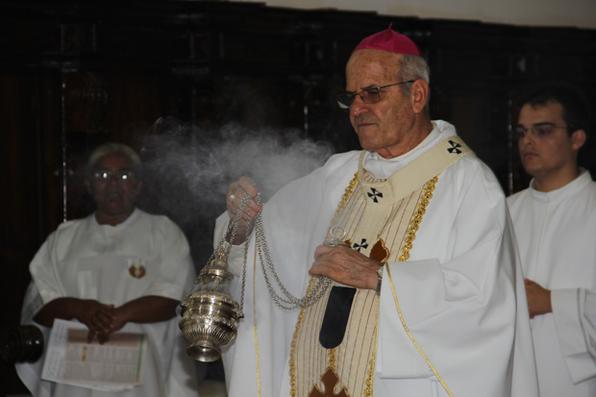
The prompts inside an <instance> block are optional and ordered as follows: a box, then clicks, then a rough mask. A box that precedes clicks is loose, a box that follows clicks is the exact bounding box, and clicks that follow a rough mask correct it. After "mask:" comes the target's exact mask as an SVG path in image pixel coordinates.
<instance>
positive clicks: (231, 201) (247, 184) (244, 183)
mask: <svg viewBox="0 0 596 397" xmlns="http://www.w3.org/2000/svg"><path fill="white" fill-rule="evenodd" d="M258 195H259V192H258V190H257V188H256V186H255V184H254V182H253V181H252V180H251V179H250V178H249V177H246V176H243V177H240V178H239V179H238V180H237V181H235V182H233V183H231V184H230V186H229V188H228V193H227V195H226V205H227V209H228V214H229V215H230V221H231V222H233V221H236V220H237V222H238V224H237V225H236V226H235V228H236V230H235V232H234V233H233V236H231V235H228V236H226V240H227V241H229V242H230V243H232V244H234V245H239V244H242V243H244V242H245V241H246V239H247V238H248V236H249V235H250V233H251V232H252V229H253V227H254V225H255V219H256V218H257V215H258V214H259V213H260V212H261V209H262V208H263V206H262V205H261V204H259V203H258V202H257V197H258ZM230 240H232V241H230Z"/></svg>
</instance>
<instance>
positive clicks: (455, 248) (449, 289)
mask: <svg viewBox="0 0 596 397" xmlns="http://www.w3.org/2000/svg"><path fill="white" fill-rule="evenodd" d="M457 178H458V179H457V180H456V178H454V177H453V175H451V176H450V177H449V178H446V179H444V180H443V190H442V191H441V192H435V193H436V194H435V197H434V198H433V200H437V201H436V202H435V203H434V205H435V210H434V212H433V213H432V214H431V216H429V217H425V218H423V221H422V224H421V231H422V228H423V227H426V228H427V229H426V232H425V237H423V238H421V239H418V238H417V239H416V240H414V247H415V248H416V249H417V253H418V254H417V257H416V258H415V259H418V260H412V261H408V262H394V263H389V264H388V266H389V269H385V272H384V277H383V285H382V290H381V303H380V320H379V321H380V324H379V347H378V351H379V353H380V363H378V364H377V369H378V372H379V376H380V377H381V378H399V379H407V378H432V377H433V376H434V374H433V372H432V371H431V369H430V368H429V367H430V366H429V365H428V363H427V362H425V360H423V358H422V355H421V354H420V351H417V349H416V348H415V346H414V344H413V343H412V341H411V340H410V339H409V338H408V335H407V334H408V333H407V332H406V331H405V329H406V327H404V325H403V324H402V321H401V319H400V316H399V315H398V309H397V304H396V303H395V297H397V298H398V300H399V305H400V306H401V311H402V313H403V315H404V319H405V323H406V325H407V327H408V328H409V330H410V331H411V333H410V334H411V335H412V336H413V337H414V339H415V340H416V343H417V344H418V345H419V347H420V350H423V351H424V352H425V354H426V355H427V357H428V359H429V360H430V363H432V366H433V367H434V368H435V369H436V370H437V371H438V374H439V375H441V377H442V378H443V379H445V380H446V382H447V384H449V385H452V386H453V389H454V392H455V394H456V395H468V394H467V393H466V391H467V392H469V393H472V394H470V395H474V394H475V393H473V387H474V386H473V385H475V384H476V382H474V381H471V380H472V379H476V380H480V379H482V382H483V383H484V386H485V387H486V388H487V390H492V392H493V393H494V395H500V394H498V393H499V392H501V395H505V394H507V395H509V394H510V392H509V391H507V388H508V387H510V386H508V385H507V384H506V383H507V382H505V379H506V378H507V377H508V376H510V375H507V371H508V368H510V365H511V364H510V363H511V361H510V360H511V357H512V350H513V348H514V347H513V343H514V342H513V341H514V338H515V328H516V324H517V323H516V321H517V320H516V296H515V289H514V280H515V275H514V274H515V271H514V270H513V269H514V266H515V263H516V259H515V258H516V255H515V247H514V244H513V239H512V235H511V229H510V225H509V224H508V222H507V210H506V204H505V198H504V196H503V194H502V192H501V190H500V187H499V185H498V183H497V182H496V180H495V179H494V177H491V176H489V175H488V174H487V172H485V171H478V170H476V172H475V174H474V175H470V174H468V175H466V174H465V173H464V175H463V177H457ZM462 180H463V182H461V181H462ZM439 181H440V182H441V179H439ZM458 181H459V184H457V182H458ZM458 192H459V193H458ZM431 204H432V202H431ZM437 208H438V209H437ZM427 215H429V214H427ZM429 228H430V230H432V229H437V230H439V231H440V232H428V230H429ZM421 231H419V234H420V232H421ZM429 233H430V234H429ZM437 233H440V234H439V235H437ZM417 244H418V246H416V245H417ZM441 252H448V253H449V254H447V255H444V257H443V258H441V256H440V253H441ZM425 256H426V258H425ZM387 270H390V271H391V274H392V281H393V283H391V280H390V279H389V278H388V277H387V276H388V274H387V273H388V272H387ZM391 284H393V286H394V288H395V294H394V291H392V288H391ZM526 322H528V320H527V319H526ZM528 334H529V333H528ZM509 370H510V369H509ZM458 392H459V393H458ZM476 394H477V393H476Z"/></svg>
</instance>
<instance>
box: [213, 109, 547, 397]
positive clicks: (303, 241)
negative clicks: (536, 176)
mask: <svg viewBox="0 0 596 397" xmlns="http://www.w3.org/2000/svg"><path fill="white" fill-rule="evenodd" d="M433 127H434V128H433V131H432V132H431V133H430V134H429V136H428V137H427V138H426V139H425V140H424V141H423V142H422V143H421V144H420V145H418V146H417V147H416V148H414V149H413V150H411V151H410V152H408V153H406V154H404V155H402V156H399V157H396V158H393V159H383V158H380V156H376V155H375V154H374V153H366V158H365V160H364V168H366V170H368V171H370V172H371V173H372V174H374V175H375V177H377V178H386V179H387V181H371V180H368V179H364V178H362V179H361V178H359V179H358V180H357V181H356V182H358V184H359V185H361V186H362V188H361V187H356V186H354V187H353V188H354V189H353V191H352V192H353V194H352V195H347V196H346V197H343V198H342V196H343V195H344V193H345V191H346V187H347V186H349V185H350V181H351V180H352V179H353V177H354V174H355V173H358V170H359V169H361V168H362V167H359V158H360V156H361V154H362V152H361V151H353V152H348V153H341V154H337V155H334V156H332V157H331V158H330V159H329V160H328V161H327V163H326V164H325V165H324V166H322V167H320V168H318V169H317V170H315V171H313V172H312V173H311V174H309V175H307V176H305V177H302V178H299V179H297V180H295V181H292V182H291V183H289V184H288V185H286V186H284V187H283V188H282V189H280V190H279V191H278V192H277V193H276V194H275V195H274V196H273V197H272V198H271V199H270V200H269V201H268V202H267V203H266V204H265V206H264V207H263V213H262V217H263V227H264V232H265V235H266V238H267V242H268V246H269V249H270V253H271V258H272V261H273V263H274V264H275V266H276V267H275V268H276V272H277V273H278V275H279V278H280V280H281V281H282V282H283V284H284V286H285V287H286V288H287V290H288V291H289V292H290V293H291V294H293V295H294V296H296V297H302V296H304V294H305V292H306V290H307V288H308V285H309V281H310V277H309V275H308V270H309V268H310V267H311V265H312V263H313V259H314V258H313V253H314V252H315V250H316V248H317V246H319V245H320V244H322V243H323V241H325V239H326V236H327V234H328V232H329V229H330V227H333V226H334V224H335V223H336V222H337V223H340V224H343V223H344V222H343V221H342V219H344V218H338V216H339V212H337V210H338V208H345V210H346V213H348V214H350V215H353V217H352V218H350V217H347V218H346V219H347V220H348V221H349V220H350V219H351V220H352V221H353V224H348V222H347V221H346V222H345V224H344V225H343V226H342V227H344V230H345V231H346V232H347V233H348V235H347V236H346V239H349V240H350V244H351V246H352V248H353V249H356V250H357V249H360V252H363V253H365V254H368V255H370V254H371V250H372V247H374V245H375V243H376V241H378V236H377V234H378V233H379V231H380V230H381V229H384V230H383V232H382V233H384V236H385V238H386V240H387V241H384V243H385V245H386V248H387V249H388V251H391V252H390V258H388V259H387V260H386V264H385V266H383V283H382V288H381V293H380V295H379V296H378V297H377V296H375V294H374V292H372V291H371V292H370V293H368V292H366V291H357V292H358V294H359V296H360V295H361V296H362V298H366V299H361V298H360V297H359V298H356V296H355V295H356V294H354V297H353V299H354V300H353V301H352V306H351V311H352V312H353V313H352V314H355V313H356V312H360V313H363V314H365V315H366V316H367V317H366V321H361V323H364V322H366V324H362V325H363V326H364V327H365V328H366V329H363V331H365V332H368V335H372V336H373V340H372V341H370V339H371V338H370V337H367V339H368V341H364V340H361V341H360V340H359V346H358V349H360V351H362V352H363V357H362V358H358V359H357V363H356V361H355V362H354V366H356V365H357V366H358V368H357V369H356V368H355V367H354V372H352V369H347V368H346V367H345V364H344V363H343V362H341V363H340V361H341V357H342V354H343V357H344V358H345V357H348V356H346V354H350V352H348V351H347V350H344V351H343V353H342V349H343V348H344V347H346V346H343V347H342V344H344V345H345V343H346V342H345V341H344V339H346V338H348V339H349V338H351V335H352V332H353V331H352V329H351V328H350V327H349V326H348V325H347V324H346V332H345V334H344V335H343V339H342V343H340V344H339V345H338V346H337V347H336V348H334V349H330V350H334V355H333V354H328V353H329V352H326V351H324V352H322V353H323V354H320V355H319V356H318V358H317V359H316V360H317V361H316V363H315V362H314V361H313V364H312V365H311V366H310V367H308V366H307V364H306V361H304V360H303V359H300V358H298V357H299V356H300V355H303V357H307V355H309V354H311V353H309V352H307V351H306V350H304V349H303V350H302V351H301V350H299V349H300V347H299V346H297V343H293V342H295V341H297V340H298V338H304V341H305V342H304V346H316V344H317V343H318V342H319V337H320V336H321V329H322V324H321V321H323V322H324V320H325V313H324V310H323V309H321V310H319V314H318V319H317V316H315V315H314V314H315V311H314V309H311V310H312V314H313V316H312V317H313V320H307V319H306V317H307V314H308V313H307V312H308V311H307V310H305V311H304V312H302V311H300V310H284V309H281V308H279V307H278V306H277V305H276V304H275V303H274V302H273V300H272V298H271V295H270V292H269V290H268V289H269V288H268V286H267V283H266V281H265V279H264V277H263V274H262V269H261V266H262V264H261V262H260V260H259V259H258V257H255V255H254V252H255V244H254V238H251V239H250V240H249V242H248V252H249V254H248V255H247V260H246V261H247V266H246V288H244V289H243V287H242V281H241V280H242V274H243V270H242V269H243V266H242V264H243V263H244V259H243V252H244V247H242V246H238V247H234V248H233V250H232V252H230V258H229V259H230V261H229V265H230V271H232V272H233V273H234V274H235V275H236V276H237V277H234V279H233V280H232V285H231V293H232V295H233V296H234V298H235V299H237V300H238V301H240V299H241V298H242V297H243V298H244V319H243V320H242V321H241V322H240V324H239V328H238V335H237V337H236V340H235V342H234V343H233V344H231V345H230V346H229V347H228V348H227V349H226V350H225V351H224V366H225V371H226V383H227V388H228V395H229V396H230V397H236V396H257V397H288V396H291V395H292V393H293V392H294V393H296V394H295V395H297V396H299V397H304V396H306V395H307V394H306V393H310V392H311V391H312V388H313V387H314V386H315V384H314V383H316V386H317V388H318V390H319V391H320V392H322V393H327V394H328V393H329V390H328V389H324V388H323V387H324V386H325V385H326V384H330V385H334V384H336V383H340V385H341V388H340V387H337V388H335V387H334V393H335V395H338V396H339V395H340V394H339V393H340V392H342V391H343V390H345V393H346V395H348V390H352V391H353V390H357V388H358V387H360V388H361V389H360V390H364V392H365V393H366V390H367V387H368V384H367V382H368V379H369V375H370V373H371V371H370V369H371V368H374V370H373V371H372V372H373V374H372V376H373V379H372V381H373V382H372V393H373V395H374V396H375V397H393V396H416V397H442V396H449V395H450V394H449V393H447V391H446V390H445V388H444V387H443V386H442V385H441V384H440V381H439V379H438V377H437V374H438V375H439V376H440V377H441V378H442V379H443V380H444V382H445V384H446V385H447V386H448V387H449V389H450V390H451V392H452V394H451V395H454V396H457V397H478V396H483V397H512V396H513V397H536V396H537V393H536V388H537V385H536V375H535V371H534V370H535V367H534V363H533V351H532V344H531V340H530V335H529V334H530V332H529V319H528V314H527V306H526V304H525V295H524V290H523V277H521V274H519V273H520V272H519V269H518V267H517V266H516V254H515V251H514V246H513V245H512V241H513V240H512V234H511V229H510V225H509V219H508V215H507V211H506V204H505V197H504V195H503V192H502V190H501V187H500V185H499V183H498V181H497V180H496V178H495V177H494V175H493V174H492V172H491V171H490V169H489V168H488V167H487V166H486V165H485V164H483V163H482V162H481V161H480V160H479V159H478V158H476V157H475V156H473V155H463V153H462V152H463V150H464V149H465V148H464V146H463V144H462V143H460V142H461V141H460V140H458V139H457V135H456V133H455V128H454V127H453V126H452V125H450V124H449V123H446V122H444V121H440V120H435V121H433ZM436 148H438V149H436ZM435 149H436V150H437V151H438V152H436V153H435V154H434V155H432V156H433V157H434V156H439V157H440V156H447V157H452V158H456V157H460V159H459V160H458V161H456V162H454V163H451V165H450V166H448V167H444V168H443V169H442V170H441V169H437V170H434V171H432V172H427V171H428V170H427V168H428V167H429V166H430V165H431V164H432V163H433V161H432V159H431V161H426V160H424V161H423V162H422V163H423V164H420V165H419V167H420V171H419V172H416V173H408V172H405V173H404V172H401V171H402V170H405V168H406V167H408V166H409V164H410V163H413V162H415V161H416V160H417V159H418V158H421V157H422V156H425V154H426V153H429V152H430V151H434V150H435ZM417 167H418V166H417ZM408 175H410V176H408ZM406 176H408V177H406ZM435 176H437V177H438V178H437V182H436V184H435V186H434V190H433V191H432V197H429V198H428V199H429V202H428V206H427V207H426V209H425V211H423V213H422V212H420V213H419V212H418V211H417V210H416V209H414V211H413V214H411V215H410V216H409V218H408V216H406V215H405V213H406V212H409V211H410V210H411V209H404V208H403V206H407V204H405V203H406V202H408V200H410V201H411V202H412V204H413V203H414V202H416V207H417V205H418V199H419V198H420V199H422V198H423V197H424V194H423V190H424V187H425V184H427V183H428V182H429V181H430V180H431V179H432V178H434V177H435ZM363 177H364V176H363ZM394 178H395V179H394ZM356 182H355V183H356ZM385 182H389V183H390V184H391V186H392V191H391V193H390V195H389V196H386V195H385V193H386V191H385V190H383V189H385V188H384V187H381V186H382V185H384V183H385ZM377 183H378V184H377ZM372 188H374V189H375V190H372ZM362 189H364V190H362ZM393 189H395V190H393ZM415 192H417V193H415ZM379 193H381V194H382V195H383V197H381V196H380V194H379ZM369 194H370V195H369ZM357 195H358V196H359V197H360V199H359V200H360V201H361V202H364V200H370V201H369V202H368V204H367V205H368V206H369V207H370V206H372V204H373V203H374V198H376V199H377V201H378V202H379V204H380V203H381V201H382V200H383V199H384V198H387V197H390V196H391V197H392V198H391V200H393V201H394V202H393V203H392V204H391V207H390V208H391V209H389V210H387V209H385V210H384V211H382V212H383V214H382V215H378V216H377V215H372V212H370V211H371V210H370V209H365V208H358V207H357V205H356V204H357V203H356V202H354V204H353V205H354V207H353V208H351V207H352V204H351V203H349V202H348V199H349V197H352V196H354V197H355V196H357ZM410 195H412V197H411V198H409V197H410ZM402 201H403V202H402ZM367 211H368V212H370V214H371V215H369V214H368V212H367ZM399 211H403V213H404V216H403V218H404V219H403V224H406V223H408V227H409V228H408V231H406V233H405V236H406V239H405V240H404V236H403V235H402V234H401V232H399V231H398V229H399V228H400V227H403V224H401V223H400V222H401V221H400V220H399V219H401V218H400V217H401V215H399V214H398V212H399ZM365 212H367V214H366V216H374V218H375V219H374V222H372V223H371V224H370V225H369V224H368V222H366V220H365V219H364V218H363V219H362V220H359V219H358V218H357V217H356V214H362V215H363V216H364V214H365ZM336 214H337V215H336ZM228 219H229V218H228V217H227V214H224V215H223V216H221V217H220V218H219V219H218V222H217V225H216V226H217V227H216V233H215V244H217V243H218V242H219V241H221V238H223V235H224V233H225V230H226V227H227V223H228ZM385 223H387V225H385ZM410 232H411V233H410ZM388 236H395V241H394V240H393V239H392V238H389V237H388ZM408 236H411V238H408ZM363 239H365V240H366V241H363ZM370 239H372V241H370ZM405 247H408V249H407V250H404V249H402V248H405ZM400 251H402V252H400ZM406 251H408V255H403V258H402V257H401V256H402V253H404V254H405V253H406ZM389 270H390V271H389ZM334 287H341V286H337V285H335V286H334ZM393 290H395V296H394V293H393ZM243 293H244V295H242V294H243ZM330 296H331V293H330ZM395 297H398V298H399V299H398V301H399V307H400V310H398V309H397V306H398V305H396V302H397V301H396V299H395ZM322 299H323V302H324V301H325V300H326V299H327V298H322ZM360 303H362V304H366V305H370V307H371V308H372V310H371V312H370V313H365V312H364V309H362V307H363V306H359V305H360ZM374 310H378V312H373V311H374ZM400 311H401V314H403V318H404V319H405V321H403V322H402V320H401V319H400V314H399V312H400ZM301 313H303V316H302V317H303V319H302V321H303V323H302V324H301V325H300V326H299V327H297V325H298V322H299V315H300V314H301ZM377 313H378V314H377ZM369 314H370V316H372V317H371V318H372V320H374V317H376V320H375V321H372V320H371V321H368V318H369V317H368V316H369ZM350 316H352V315H351V314H350ZM352 317H353V318H354V320H355V315H354V316H352ZM305 321H309V322H312V323H311V324H309V325H305ZM348 321H352V318H351V317H349V318H348ZM352 322H353V323H354V324H355V323H356V321H352ZM404 325H407V326H408V329H407V331H406V328H405V326H404ZM371 327H372V328H371ZM375 327H376V333H375V332H374V329H375ZM297 328H299V329H298V330H297ZM307 333H309V334H312V335H310V336H309V335H307ZM375 335H376V341H375V340H374V337H375ZM413 341H415V342H416V343H417V345H418V347H419V348H420V349H421V351H423V352H424V353H426V356H427V358H428V359H429V361H428V362H429V363H430V364H432V367H433V368H434V369H435V370H436V373H435V372H433V370H432V369H431V368H430V366H429V365H428V363H427V361H426V360H425V359H424V358H423V356H422V354H420V352H419V351H418V350H417V349H416V348H415V347H414V344H413ZM326 346H327V344H326ZM293 347H296V348H297V349H295V350H293ZM317 349H320V348H319V347H317ZM338 353H339V354H338ZM317 354H318V353H317ZM314 355H315V353H314V352H313V353H312V356H314ZM373 359H374V363H373ZM297 360H303V361H302V364H301V363H300V362H299V361H297ZM334 360H335V361H334ZM334 362H335V363H337V367H334V368H336V369H337V371H339V372H340V373H337V372H336V373H333V372H327V371H326V369H327V367H328V365H329V363H331V364H333V363H334ZM340 366H343V368H344V370H346V371H350V373H355V372H358V374H360V375H359V379H350V380H346V379H343V380H340V379H339V377H338V376H337V375H339V376H343V375H342V373H344V374H345V373H346V372H342V370H341V369H338V368H340ZM311 369H312V375H301V374H306V373H307V371H309V370H311ZM304 376H308V377H309V378H304ZM322 377H324V379H322ZM336 378H337V380H336ZM305 379H307V380H308V379H310V381H309V382H312V383H311V384H310V385H308V384H307V380H305ZM315 380H316V382H315ZM334 382H335V383H334ZM299 384H300V385H301V386H300V388H301V391H302V392H303V393H304V394H299V393H297V391H296V388H297V387H298V385H299ZM309 387H311V389H309ZM323 395H324V394H323ZM361 396H362V394H361V395H358V394H355V395H352V396H351V397H361Z"/></svg>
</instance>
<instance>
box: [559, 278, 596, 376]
mask: <svg viewBox="0 0 596 397" xmlns="http://www.w3.org/2000/svg"><path fill="white" fill-rule="evenodd" d="M551 303H552V309H553V319H554V321H555V327H556V330H557V338H558V339H559V345H560V346H561V351H562V353H563V359H564V360H565V363H566V365H567V368H568V369H569V373H570V375H571V377H572V379H573V382H574V383H579V382H582V381H584V380H586V379H588V378H591V377H593V376H595V375H596V291H588V290H585V289H558V290H552V291H551Z"/></svg>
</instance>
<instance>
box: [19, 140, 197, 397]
mask: <svg viewBox="0 0 596 397" xmlns="http://www.w3.org/2000/svg"><path fill="white" fill-rule="evenodd" d="M140 174H141V160H140V158H139V156H138V154H137V153H136V152H135V151H134V150H133V149H131V148H130V147H128V146H126V145H123V144H120V143H106V144H104V145H101V146H99V147H98V148H96V149H95V150H94V151H93V153H92V154H91V156H90V157H89V160H88V163H87V180H86V184H87V188H88V190H89V193H90V194H91V196H92V198H93V200H94V202H95V204H96V209H95V211H94V212H93V213H92V214H91V215H89V216H88V217H86V218H82V219H75V220H69V221H67V222H64V223H63V224H61V225H60V226H59V227H58V229H57V230H56V231H54V232H53V233H52V234H51V235H50V236H49V237H48V238H47V240H46V241H45V242H44V244H43V245H42V246H41V248H40V249H39V251H38V252H37V254H36V255H35V257H34V258H33V260H32V262H31V264H30V266H29V267H30V271H31V278H32V282H31V284H30V286H29V289H28V290H27V294H26V297H25V302H24V304H23V314H22V322H23V323H30V322H34V323H35V324H38V325H41V326H43V330H44V332H45V334H46V338H45V340H46V341H47V340H48V338H47V336H48V334H49V328H51V327H52V324H53V322H54V320H55V319H64V320H73V321H77V322H79V323H81V324H83V325H84V326H85V327H86V329H87V340H88V342H89V343H96V342H99V343H100V344H104V343H106V342H108V341H110V340H111V339H112V338H114V335H115V334H116V333H118V332H132V333H140V334H142V335H143V338H144V340H145V341H146V342H145V343H144V346H143V350H142V353H141V355H140V357H139V358H138V359H139V360H140V361H141V362H142V367H141V368H142V373H141V374H140V385H138V386H136V387H134V388H130V389H125V390H120V389H118V388H115V389H114V391H112V392H106V391H98V390H93V388H92V387H90V386H88V384H87V387H83V386H75V385H73V384H72V383H71V384H65V383H61V382H51V381H47V380H44V379H41V378H40V375H41V369H42V365H43V362H44V360H43V357H42V359H40V360H39V361H38V362H36V363H32V364H18V365H17V372H18V374H19V376H20V377H21V379H22V380H23V383H24V384H25V385H26V386H27V387H28V389H29V390H30V392H31V393H32V395H33V396H35V397H51V396H56V397H58V396H60V397H61V396H68V397H88V396H98V395H101V396H121V397H125V396H126V397H136V396H139V397H140V396H143V397H148V396H153V397H166V396H181V397H190V396H193V397H194V396H196V395H197V389H196V380H195V379H194V372H195V371H194V370H193V368H194V366H193V364H192V362H191V361H190V359H189V358H188V357H187V356H186V354H185V353H184V345H183V343H182V341H181V339H180V337H179V336H178V331H177V328H178V321H177V319H176V317H175V315H176V313H175V310H176V307H177V305H178V302H179V300H180V299H181V298H182V294H183V293H184V292H185V290H186V289H187V288H189V287H190V283H191V282H192V280H193V275H194V269H193V265H192V261H191V258H190V250H189V246H188V243H187V241H186V237H185V236H184V234H183V233H182V231H181V230H180V229H179V228H178V226H176V225H175V224H174V223H173V222H172V221H171V220H169V219H168V218H167V217H165V216H157V215H151V214H148V213H146V212H144V211H142V210H140V209H138V208H136V207H135V202H136V199H137V196H138V194H139V192H140V190H141V187H142V181H141V179H140ZM92 362H93V360H91V362H90V363H89V366H88V367H85V366H84V365H82V366H81V367H82V368H81V373H85V371H90V372H93V371H94V367H93V365H92ZM100 362H101V361H100ZM126 369H129V367H125V366H123V367H121V368H120V369H116V371H115V372H116V373H117V372H118V371H124V370H126ZM114 376H116V377H117V374H115V375H114ZM87 380H89V379H87ZM72 381H76V379H73V380H72Z"/></svg>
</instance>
